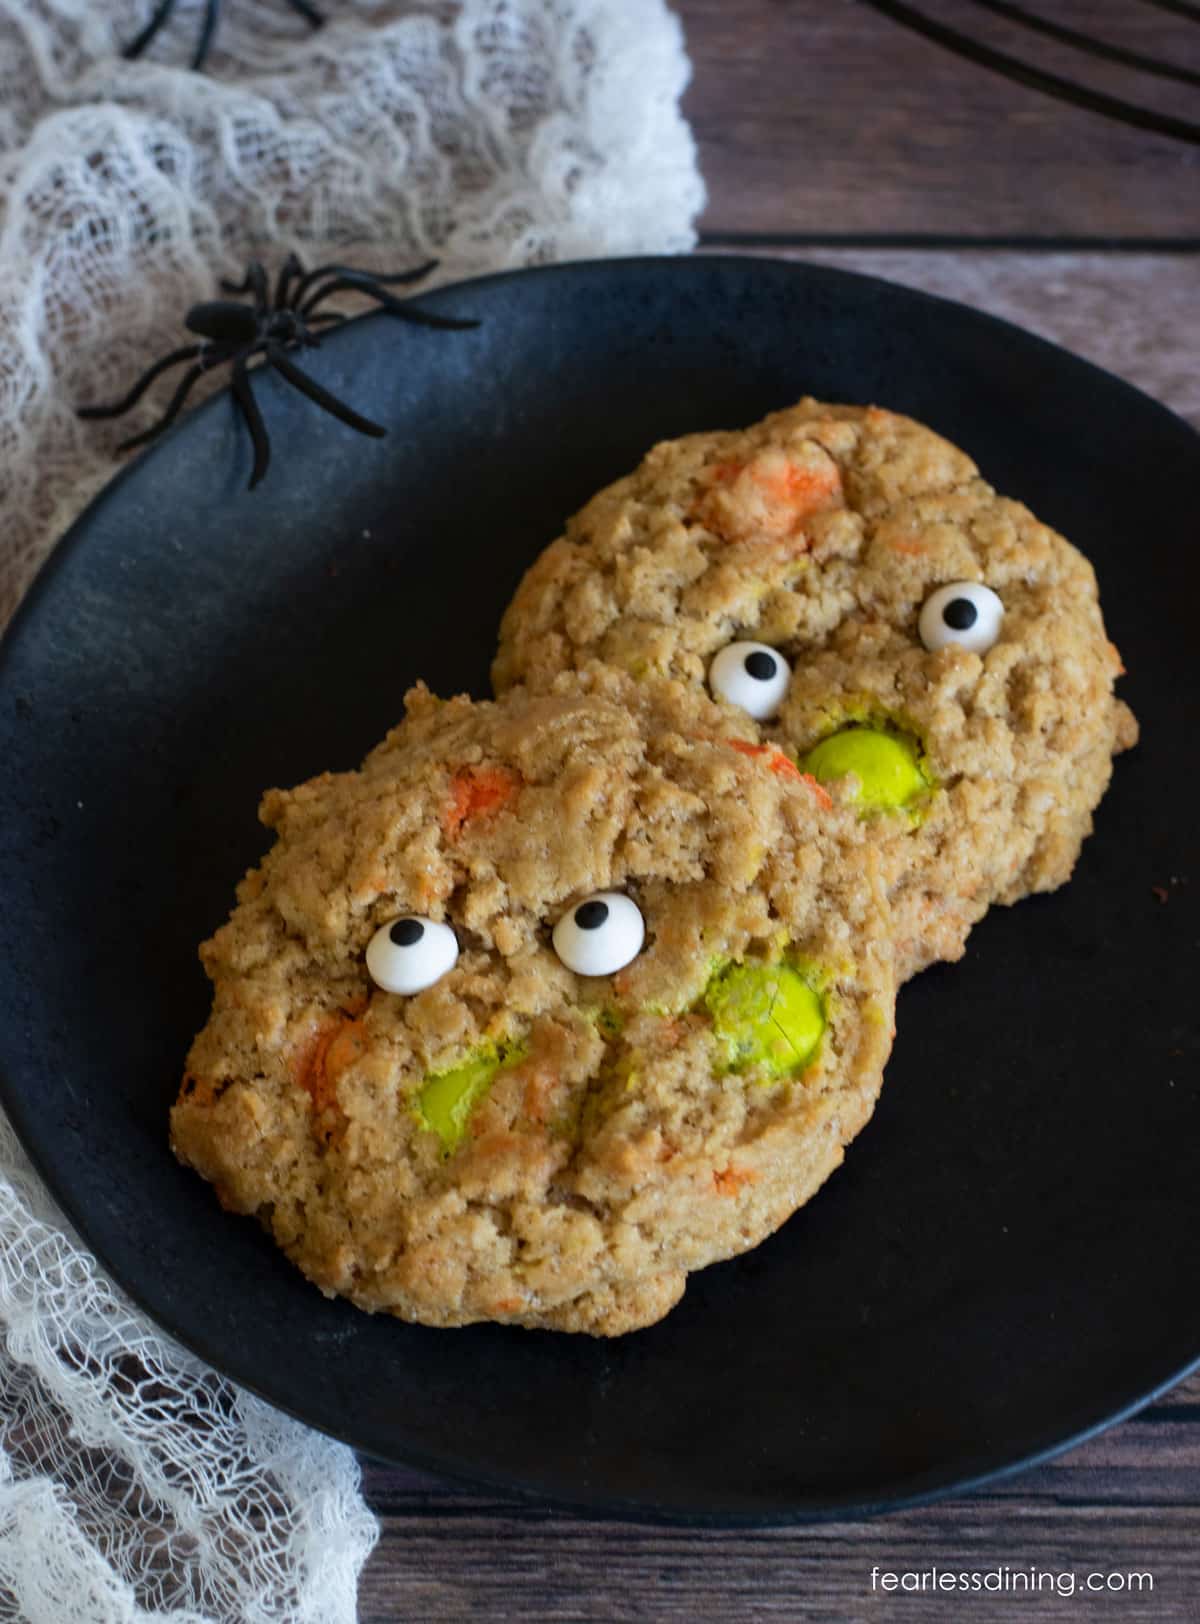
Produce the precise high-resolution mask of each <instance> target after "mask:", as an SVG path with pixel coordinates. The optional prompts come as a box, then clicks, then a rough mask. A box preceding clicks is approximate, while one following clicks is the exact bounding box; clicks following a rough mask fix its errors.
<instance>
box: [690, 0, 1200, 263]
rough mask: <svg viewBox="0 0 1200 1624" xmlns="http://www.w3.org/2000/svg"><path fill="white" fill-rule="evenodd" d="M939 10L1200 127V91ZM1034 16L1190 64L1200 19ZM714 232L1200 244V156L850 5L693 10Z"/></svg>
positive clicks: (941, 0) (1152, 13) (956, 8)
mask: <svg viewBox="0 0 1200 1624" xmlns="http://www.w3.org/2000/svg"><path fill="white" fill-rule="evenodd" d="M914 3H916V4H919V5H920V7H921V9H923V10H924V11H926V12H928V13H930V14H931V15H937V16H940V17H941V18H942V19H943V20H948V21H953V23H954V25H955V26H957V27H959V28H960V29H963V30H964V31H967V32H970V33H972V34H974V35H975V36H977V37H979V38H980V39H985V40H987V41H988V42H990V43H991V44H993V46H995V47H996V48H1003V49H1006V50H1012V51H1016V52H1019V53H1022V54H1024V56H1025V57H1026V58H1027V59H1028V60H1036V61H1037V62H1038V63H1039V64H1041V65H1042V66H1044V67H1046V68H1048V69H1053V70H1054V71H1057V72H1059V73H1063V74H1066V75H1068V76H1069V77H1073V78H1077V79H1080V80H1082V81H1084V82H1086V83H1088V84H1090V85H1091V86H1093V87H1094V88H1096V89H1099V90H1102V91H1104V92H1106V93H1110V94H1114V95H1116V94H1119V95H1122V96H1124V97H1125V98H1128V99H1133V100H1136V101H1140V102H1144V103H1145V104H1147V105H1149V106H1152V107H1156V108H1158V109H1159V110H1160V111H1163V112H1169V113H1172V114H1175V115H1178V116H1180V117H1189V118H1190V119H1192V120H1194V121H1196V122H1198V123H1200V93H1198V92H1197V91H1196V90H1195V88H1194V87H1192V86H1188V85H1180V84H1173V83H1171V82H1170V81H1165V80H1160V79H1153V78H1151V77H1150V76H1149V75H1146V74H1143V73H1137V72H1133V71H1131V70H1129V69H1127V68H1124V67H1119V66H1116V65H1113V64H1107V63H1103V62H1095V61H1092V60H1091V59H1089V58H1087V57H1083V56H1081V54H1080V53H1079V52H1078V51H1074V50H1072V49H1070V48H1069V47H1067V46H1064V45H1059V44H1057V43H1055V42H1053V41H1049V40H1045V39H1042V38H1040V37H1039V36H1037V35H1032V34H1030V33H1029V32H1028V31H1027V30H1022V29H1019V28H1016V27H1015V25H1013V24H1011V23H1006V22H1004V21H1003V20H1002V19H998V18H995V17H993V16H991V15H989V14H988V13H987V12H984V11H982V10H980V9H978V8H977V7H974V6H968V5H965V4H963V3H962V0H914ZM1027 4H1028V6H1029V8H1030V9H1033V10H1040V11H1041V12H1042V13H1044V14H1045V15H1047V16H1051V17H1054V18H1056V19H1057V20H1059V21H1061V22H1063V23H1065V24H1068V25H1070V26H1074V27H1076V28H1079V29H1081V30H1085V31H1087V32H1090V33H1094V34H1097V35H1102V36H1104V37H1105V38H1107V39H1109V40H1112V41H1115V42H1116V43H1118V44H1123V45H1126V46H1129V47H1131V48H1134V49H1139V50H1141V51H1144V52H1147V53H1149V54H1151V55H1154V56H1156V57H1160V58H1163V59H1166V60H1169V61H1173V62H1175V63H1177V64H1180V65H1182V66H1183V67H1185V68H1190V69H1197V68H1200V22H1198V21H1196V20H1194V19H1191V18H1188V17H1184V16H1180V15H1177V14H1175V13H1172V12H1168V11H1163V10H1160V9H1158V8H1156V7H1154V6H1151V5H1147V4H1131V3H1129V0H1027ZM676 9H677V10H678V11H679V13H680V16H681V18H682V20H683V23H684V28H685V31H686V34H687V40H688V47H689V51H690V53H691V56H692V60H693V63H694V67H695V73H694V79H693V83H692V85H691V88H690V89H689V91H688V93H687V95H686V97H685V99H684V111H685V113H686V114H687V116H688V117H689V118H690V119H691V120H692V123H693V127H694V129H695V132H696V136H697V139H698V142H699V147H700V161H701V167H702V170H703V172H704V175H705V178H706V180H707V182H708V186H709V206H708V209H707V211H706V213H705V215H704V216H703V219H702V222H701V225H702V229H703V230H705V231H706V232H709V233H731V232H733V233H764V232H765V233H770V234H772V235H775V236H780V235H783V234H799V235H801V236H805V237H822V238H829V237H831V236H839V235H845V234H870V235H877V234H914V233H916V234H925V233H933V234H948V235H950V236H955V237H958V236H968V237H975V238H977V237H989V236H996V235H1000V236H1011V235H1018V236H1026V235H1033V236H1045V235H1051V236H1061V235H1082V236H1101V237H1142V236H1151V237H1178V236H1180V235H1184V236H1200V169H1198V165H1197V148H1196V147H1195V146H1191V145H1188V144H1187V143H1185V142H1183V141H1179V140H1173V139H1169V138H1167V137H1164V136H1159V135H1155V134H1152V133H1149V132H1147V131H1145V130H1138V129H1131V128H1128V127H1126V126H1123V125H1120V124H1117V123H1114V122H1112V121H1110V120H1109V119H1107V118H1104V117H1101V116H1100V115H1098V114H1096V113H1092V112H1087V111H1084V110H1082V109H1080V108H1076V107H1069V106H1066V105H1064V104H1063V103H1061V102H1058V101H1055V100H1053V99H1052V98H1051V97H1049V96H1047V95H1044V94H1042V93H1041V92H1039V91H1037V90H1033V89H1028V88H1026V87H1024V86H1021V85H1017V84H1012V83H1010V82H1009V81H1007V80H1006V79H1003V78H1001V77H999V76H998V75H997V74H995V73H992V72H989V71H988V70H987V69H986V68H983V67H979V66H977V65H975V64H972V63H970V62H966V61H963V60H962V59H961V58H959V57H958V56H956V55H954V54H952V53H951V52H949V51H947V50H945V49H943V48H942V47H940V46H938V45H936V44H934V43H932V42H931V41H929V40H926V39H922V38H921V37H919V36H918V35H917V34H914V33H912V32H910V31H909V30H908V29H906V28H903V27H900V26H899V25H898V24H897V23H895V22H894V21H892V20H890V19H889V18H887V17H884V16H881V15H880V14H879V13H878V12H876V11H874V10H872V9H871V8H870V7H869V6H868V5H866V4H854V3H851V0H841V3H837V0H832V3H831V0H739V4H737V5H729V4H727V3H726V0H678V5H677V8H676Z"/></svg>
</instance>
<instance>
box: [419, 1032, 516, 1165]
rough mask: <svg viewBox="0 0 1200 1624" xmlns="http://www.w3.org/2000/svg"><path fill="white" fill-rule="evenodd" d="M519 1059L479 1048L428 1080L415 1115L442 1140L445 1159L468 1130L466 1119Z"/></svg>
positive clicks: (490, 1049)
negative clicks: (503, 1071)
mask: <svg viewBox="0 0 1200 1624" xmlns="http://www.w3.org/2000/svg"><path fill="white" fill-rule="evenodd" d="M520 1058H521V1055H520V1053H519V1052H518V1051H514V1052H511V1053H508V1054H505V1053H503V1052H502V1051H501V1050H500V1049H499V1048H498V1047H497V1046H496V1045H495V1044H489V1045H488V1046H487V1047H486V1048H483V1049H479V1050H477V1051H476V1053H475V1054H473V1055H471V1056H469V1057H468V1058H467V1059H466V1060H464V1061H463V1062H462V1064H461V1065H458V1066H454V1067H452V1068H451V1070H449V1071H441V1072H437V1073H435V1075H434V1076H432V1077H428V1078H426V1080H425V1084H424V1086H423V1087H422V1089H421V1092H420V1094H419V1095H418V1097H417V1116H418V1117H419V1119H420V1121H421V1125H422V1127H425V1128H429V1129H430V1130H431V1131H432V1132H433V1133H436V1134H437V1136H438V1138H439V1139H440V1140H441V1141H442V1149H443V1151H444V1152H445V1153H446V1155H447V1156H448V1155H449V1154H450V1152H451V1151H453V1150H456V1149H457V1148H458V1145H459V1144H460V1142H461V1140H462V1137H463V1135H464V1134H465V1133H466V1131H467V1120H468V1118H469V1117H470V1115H471V1112H472V1111H473V1110H474V1108H475V1106H476V1105H478V1103H479V1101H480V1100H481V1099H482V1098H483V1097H484V1095H485V1094H486V1093H487V1091H488V1089H489V1088H491V1086H492V1083H493V1082H494V1081H495V1077H496V1073H497V1072H498V1071H499V1070H500V1069H501V1067H502V1066H505V1065H512V1064H514V1063H515V1062H516V1061H518V1060H519V1059H520Z"/></svg>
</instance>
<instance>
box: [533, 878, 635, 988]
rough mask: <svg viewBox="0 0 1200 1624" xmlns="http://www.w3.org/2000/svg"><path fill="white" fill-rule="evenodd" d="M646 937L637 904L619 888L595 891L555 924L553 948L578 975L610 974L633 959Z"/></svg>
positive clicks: (569, 968) (568, 967)
mask: <svg viewBox="0 0 1200 1624" xmlns="http://www.w3.org/2000/svg"><path fill="white" fill-rule="evenodd" d="M645 939H646V925H645V922H644V920H643V919H642V915H641V912H640V910H639V909H638V907H637V904H636V903H634V902H631V901H630V900H629V898H628V897H627V896H625V895H624V894H623V893H622V892H620V891H597V892H596V894H595V895H594V896H590V897H585V898H584V900H583V901H582V902H577V903H576V904H575V906H574V907H573V908H571V909H569V910H568V911H567V912H566V913H565V914H563V916H562V918H561V919H560V920H559V922H558V924H557V925H555V927H554V935H553V942H554V951H555V952H556V953H557V954H558V956H559V958H560V959H561V960H562V962H563V963H564V964H565V965H566V967H567V969H568V970H574V972H575V974H576V975H579V976H610V975H613V974H614V973H615V972H616V971H617V970H623V969H624V968H625V966H626V965H627V964H629V963H631V962H632V960H634V959H636V958H637V956H638V954H639V953H640V952H641V950H642V943H643V942H644V941H645Z"/></svg>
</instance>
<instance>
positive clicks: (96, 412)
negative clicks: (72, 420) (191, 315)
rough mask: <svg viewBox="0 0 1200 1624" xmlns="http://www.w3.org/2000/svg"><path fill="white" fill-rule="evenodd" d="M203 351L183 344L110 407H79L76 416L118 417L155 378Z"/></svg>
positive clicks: (153, 367)
mask: <svg viewBox="0 0 1200 1624" xmlns="http://www.w3.org/2000/svg"><path fill="white" fill-rule="evenodd" d="M203 350H204V345H203V344H185V345H184V346H183V348H182V349H178V350H172V351H171V353H170V355H164V356H163V358H162V360H161V361H156V362H155V363H154V365H153V366H152V367H148V368H147V369H146V371H145V372H143V373H142V375H141V377H140V378H139V379H138V381H137V382H136V383H135V384H134V386H133V388H132V389H131V390H130V391H129V393H128V394H127V395H123V396H122V397H121V399H120V400H116V401H114V402H113V403H112V405H111V406H80V407H79V408H78V409H77V412H76V416H77V417H85V418H88V419H93V418H100V417H120V416H121V414H122V413H123V412H127V411H128V410H129V408H130V407H131V406H136V405H137V403H138V401H139V400H141V398H142V396H143V395H144V394H145V393H146V391H147V389H149V387H150V385H151V384H152V383H153V382H154V380H155V379H156V378H160V377H161V376H162V374H163V373H164V372H166V371H168V370H169V369H170V368H171V367H174V366H178V365H179V363H180V361H192V360H195V358H196V356H198V355H200V354H201V353H202V352H203Z"/></svg>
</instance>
